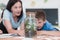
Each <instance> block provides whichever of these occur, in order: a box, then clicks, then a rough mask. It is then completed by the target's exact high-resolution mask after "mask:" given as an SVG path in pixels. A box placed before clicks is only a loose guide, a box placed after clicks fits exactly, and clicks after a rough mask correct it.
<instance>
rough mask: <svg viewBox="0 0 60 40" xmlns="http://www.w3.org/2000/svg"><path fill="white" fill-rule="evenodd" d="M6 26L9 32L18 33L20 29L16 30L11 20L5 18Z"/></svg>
mask: <svg viewBox="0 0 60 40" xmlns="http://www.w3.org/2000/svg"><path fill="white" fill-rule="evenodd" d="M4 26H5V27H6V29H7V31H8V33H12V34H16V33H18V30H14V29H13V28H12V25H11V23H10V21H9V20H4Z"/></svg>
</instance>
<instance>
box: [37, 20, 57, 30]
mask: <svg viewBox="0 0 60 40" xmlns="http://www.w3.org/2000/svg"><path fill="white" fill-rule="evenodd" d="M38 30H46V31H56V30H57V29H56V28H54V27H53V25H52V24H51V23H49V22H48V21H46V23H45V24H44V25H43V27H42V28H41V29H38Z"/></svg>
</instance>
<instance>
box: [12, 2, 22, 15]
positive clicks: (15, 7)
mask: <svg viewBox="0 0 60 40" xmlns="http://www.w3.org/2000/svg"><path fill="white" fill-rule="evenodd" d="M21 10H22V5H21V3H20V2H16V3H15V4H14V5H13V6H12V8H11V11H12V13H13V15H14V16H19V15H20V14H21Z"/></svg>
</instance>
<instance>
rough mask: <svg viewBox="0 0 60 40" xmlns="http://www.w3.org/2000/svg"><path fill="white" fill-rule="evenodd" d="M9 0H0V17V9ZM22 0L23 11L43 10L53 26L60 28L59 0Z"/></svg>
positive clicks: (2, 8) (1, 9)
mask: <svg viewBox="0 0 60 40" xmlns="http://www.w3.org/2000/svg"><path fill="white" fill-rule="evenodd" d="M8 1H9V0H0V18H1V14H2V11H3V10H4V9H5V8H6V5H7V2H8ZM21 1H22V2H23V11H24V13H25V14H26V11H32V12H33V11H36V10H40V9H42V10H44V11H45V12H46V17H47V20H48V21H49V22H51V23H52V24H53V25H54V26H55V27H57V28H58V29H60V0H21Z"/></svg>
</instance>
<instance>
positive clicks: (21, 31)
mask: <svg viewBox="0 0 60 40" xmlns="http://www.w3.org/2000/svg"><path fill="white" fill-rule="evenodd" d="M18 30H19V33H18V34H19V35H22V36H25V27H24V22H22V23H21V26H20V27H19V28H18Z"/></svg>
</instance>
